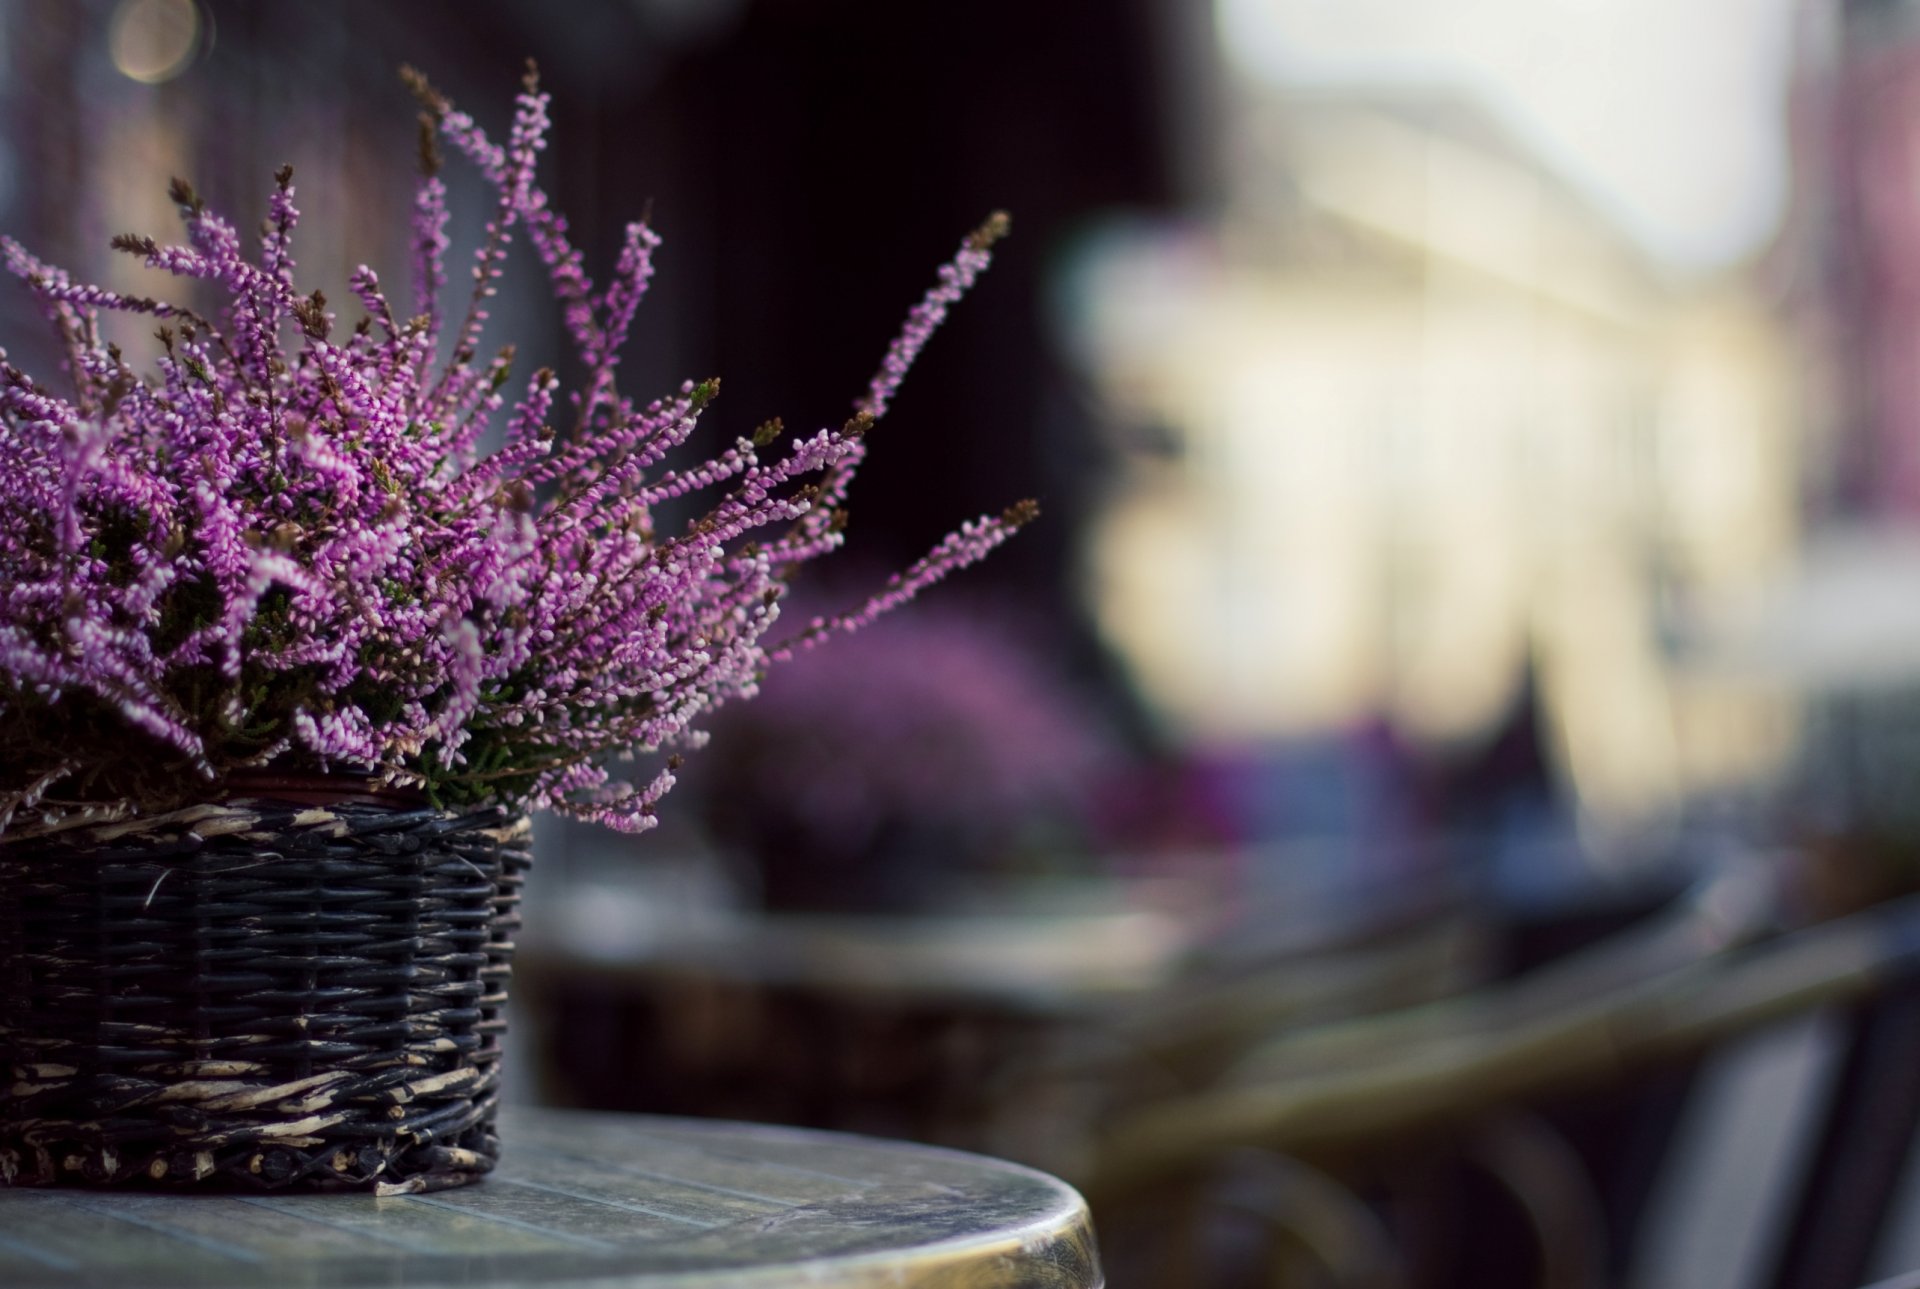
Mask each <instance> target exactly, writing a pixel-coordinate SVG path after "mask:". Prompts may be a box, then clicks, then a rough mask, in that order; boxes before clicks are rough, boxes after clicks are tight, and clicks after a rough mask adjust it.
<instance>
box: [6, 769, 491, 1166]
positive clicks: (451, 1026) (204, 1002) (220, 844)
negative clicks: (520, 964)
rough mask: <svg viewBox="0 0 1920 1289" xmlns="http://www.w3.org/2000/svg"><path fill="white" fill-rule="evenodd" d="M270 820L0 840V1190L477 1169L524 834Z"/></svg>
mask: <svg viewBox="0 0 1920 1289" xmlns="http://www.w3.org/2000/svg"><path fill="white" fill-rule="evenodd" d="M274 797H275V798H276V799H264V798H261V797H255V798H241V799H236V800H232V801H228V802H225V803H222V804H218V805H205V806H199V807H195V808H192V809H189V810H183V811H179V812H177V813H174V814H171V815H164V816H157V817H153V818H149V819H142V820H138V821H136V822H132V823H119V824H113V825H107V826H99V827H91V828H78V829H71V828H70V829H65V830H62V831H59V832H55V833H51V834H47V835H43V836H39V837H20V836H16V837H14V838H11V839H5V840H0V1180H4V1181H5V1182H7V1183H9V1184H13V1185H45V1184H51V1183H82V1184H96V1185H112V1184H118V1185H128V1184H134V1185H163V1186H165V1185H200V1186H207V1185H214V1186H218V1185H223V1184H224V1185H238V1186H247V1187H264V1188H282V1187H293V1188H306V1189H315V1188H319V1189H332V1190H370V1191H375V1192H378V1193H382V1194H390V1193H397V1192H405V1191H423V1190H435V1189H440V1188H443V1187H449V1186H458V1185H461V1184H463V1183H465V1182H468V1181H472V1180H474V1179H475V1178H476V1177H478V1176H480V1175H482V1174H484V1173H486V1172H487V1171H488V1170H490V1169H491V1168H492V1167H493V1162H494V1159H495V1156H496V1154H497V1153H498V1149H499V1141H498V1138H497V1137H496V1136H495V1135H494V1130H493V1119H494V1111H495V1107H496V1105H497V1102H498V1097H499V1093H498V1085H499V1061H500V1050H501V1038H502V1034H503V1031H504V1022H503V1020H502V1017H501V1010H502V1007H503V1006H504V1004H505V1002H506V991H507V976H508V970H509V960H510V958H511V955H512V952H513V936H514V932H515V930H516V928H517V927H518V925H519V916H518V905H519V890H520V883H521V880H522V878H523V876H524V874H525V871H526V868H527V864H528V861H529V853H528V846H527V842H528V835H529V828H528V825H527V822H526V820H525V819H524V818H521V817H516V816H513V815H510V814H508V813H507V812H505V811H502V810H498V809H490V810H484V811H479V812H475V813H471V814H465V815H451V814H448V813H446V812H443V811H439V810H432V809H426V808H421V807H417V806H410V805H405V804H396V803H394V802H393V801H383V800H379V799H374V798H368V797H364V796H354V795H352V794H351V793H341V792H333V793H328V794H321V795H319V796H316V795H315V794H312V793H300V792H284V793H282V792H275V793H274ZM323 800H324V801H329V802H330V804H325V805H321V804H315V802H316V801H323Z"/></svg>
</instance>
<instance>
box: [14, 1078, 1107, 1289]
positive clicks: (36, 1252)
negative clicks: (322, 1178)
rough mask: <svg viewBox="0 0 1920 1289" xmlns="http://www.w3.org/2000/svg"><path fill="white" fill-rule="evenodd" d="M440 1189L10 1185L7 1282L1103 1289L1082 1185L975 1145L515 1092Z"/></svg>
mask: <svg viewBox="0 0 1920 1289" xmlns="http://www.w3.org/2000/svg"><path fill="white" fill-rule="evenodd" d="M502 1136H503V1137H504V1139H505V1142H506V1148H505V1151H504V1153H503V1157H502V1162H501V1167H500V1169H499V1171H497V1172H495V1173H494V1174H493V1175H491V1176H490V1177H488V1178H487V1179H486V1180H485V1181H483V1182H480V1183H478V1184H476V1185H472V1186H467V1187H462V1188H460V1189H457V1190H451V1191H441V1192H437V1193H435V1194H431V1195H408V1196H398V1197H393V1198H381V1199H376V1198H373V1197H371V1196H363V1195H283V1194H231V1193H230V1194H224V1195H176V1194H162V1193H155V1192H104V1191H87V1190H76V1189H48V1190H34V1189H24V1188H23V1189H18V1190H7V1189H3V1188H0V1284H5V1285H8V1286H10V1289H79V1287H81V1286H113V1287H114V1289H122V1287H124V1286H139V1287H140V1289H185V1287H186V1286H193V1287H194V1289H222V1287H228V1286H231V1287H234V1289H239V1287H241V1286H246V1287H249V1289H251V1287H255V1286H260V1285H283V1286H288V1287H289V1289H292V1287H294V1286H302V1287H308V1289H335V1287H338V1289H347V1287H348V1286H354V1287H356V1289H357V1287H358V1286H366V1285H394V1286H401V1285H405V1286H418V1287H420V1289H426V1287H428V1286H450V1285H463V1286H476V1287H477V1286H494V1287H496V1289H532V1286H566V1285H586V1284H591V1285H593V1286H596V1287H597V1289H719V1286H723V1285H724V1286H734V1285H739V1286H751V1285H766V1286H773V1285H791V1284H794V1283H796V1282H802V1281H804V1282H805V1283H806V1284H808V1285H814V1286H819V1287H821V1289H865V1287H866V1286H876V1287H877V1286H881V1285H885V1286H889V1287H890V1289H895V1287H897V1289H912V1287H913V1286H917V1285H926V1286H932V1285H939V1286H942V1287H943V1289H999V1287H1004V1289H1016V1287H1017V1289H1097V1286H1099V1285H1101V1284H1102V1283H1103V1281H1102V1278H1101V1274H1100V1268H1099V1260H1098V1256H1097V1254H1096V1252H1095V1248H1094V1240H1093V1230H1092V1226H1091V1224H1090V1222H1089V1220H1088V1217H1087V1210H1086V1206H1085V1204H1083V1203H1082V1202H1081V1199H1080V1197H1079V1196H1078V1195H1077V1194H1075V1193H1074V1191H1073V1190H1072V1189H1071V1188H1070V1187H1068V1186H1067V1185H1065V1184H1064V1183H1062V1182H1059V1181H1056V1180H1055V1179H1053V1178H1051V1177H1048V1176H1047V1175H1045V1174H1044V1173H1037V1172H1034V1171H1033V1170H1031V1169H1027V1168H1022V1167H1019V1166H1017V1165H1013V1164H1007V1163H1002V1162H1000V1161H998V1160H993V1159H986V1158H983V1157H980V1156H976V1155H962V1154H958V1153H955V1152H953V1151H945V1150H937V1149H932V1148H929V1147H924V1146H912V1145H906V1144H903V1143H897V1142H885V1141H873V1140H866V1139H862V1138H857V1137H847V1136H842V1135H838V1134H824V1133H814V1132H805V1131H800V1130H796V1129H785V1128H768V1127H763V1126H760V1125H754V1124H740V1123H725V1122H714V1121H700V1122H691V1121H685V1120H674V1119H658V1118H649V1117H644V1116H630V1115H583V1114H572V1113H564V1112H555V1111H536V1110H519V1111H509V1112H507V1114H506V1115H505V1116H504V1121H503V1125H502Z"/></svg>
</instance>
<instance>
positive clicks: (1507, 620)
mask: <svg viewBox="0 0 1920 1289" xmlns="http://www.w3.org/2000/svg"><path fill="white" fill-rule="evenodd" d="M1223 115H1224V118H1225V120H1226V121H1227V122H1228V123H1229V133H1228V138H1229V142H1228V145H1227V148H1228V151H1227V159H1226V164H1225V166H1224V173H1225V174H1226V175H1227V176H1228V179H1227V185H1228V192H1227V194H1226V196H1227V200H1226V203H1225V209H1224V212H1223V214H1222V216H1221V217H1220V218H1219V219H1218V220H1217V221H1216V222H1213V223H1211V224H1209V225H1207V226H1206V227H1204V228H1201V229H1197V230H1196V229H1188V230H1168V229H1164V228H1159V229H1147V230H1137V229H1136V230H1131V231H1127V230H1122V231H1119V232H1116V233H1114V234H1112V235H1111V236H1109V237H1108V238H1106V239H1105V240H1104V241H1102V242H1100V243H1099V244H1098V245H1096V246H1095V247H1094V248H1093V249H1091V250H1090V251H1089V252H1088V254H1087V255H1086V256H1085V257H1084V258H1083V260H1082V261H1081V265H1080V272H1079V273H1078V275H1077V276H1076V277H1075V279H1074V282H1073V285H1072V287H1071V288H1070V290H1069V297H1068V299H1069V307H1068V314H1069V317H1070V318H1071V319H1072V324H1071V326H1072V330H1073V332H1074V334H1075V335H1076V336H1077V339H1078V342H1079V344H1080V347H1081V353H1082V356H1083V359H1084V361H1085V363H1086V365H1087V368H1088V370H1089V372H1090V374H1091V375H1092V376H1093V378H1094V382H1095V384H1096V386H1097V388H1098V389H1099V390H1100V391H1102V393H1103V395H1104V397H1105V399H1106V400H1107V402H1108V404H1109V408H1110V413H1111V423H1112V424H1113V426H1114V427H1115V433H1116V434H1117V435H1119V436H1120V441H1121V443H1122V446H1123V447H1124V448H1125V449H1126V453H1125V455H1126V460H1127V465H1126V468H1125V470H1124V472H1123V479H1122V482H1121V484H1120V486H1119V487H1118V488H1117V489H1116V492H1115V494H1114V496H1113V498H1112V502H1111V505H1110V506H1109V508H1108V509H1107V511H1106V513H1105V516H1104V518H1103V520H1102V521H1101V523H1100V524H1099V525H1098V527H1097V530H1096V531H1095V532H1094V533H1093V534H1092V535H1091V537H1090V540H1089V543H1088V546H1087V548H1086V560H1087V574H1088V577H1087V585H1088V586H1089V587H1090V594H1091V596H1092V598H1093V601H1094V605H1095V610H1096V613H1097V615H1098V618H1099V620H1100V622H1101V623H1102V624H1103V625H1104V629H1105V630H1106V632H1107V633H1108V635H1109V636H1110V638H1111V639H1112V641H1113V642H1114V643H1115V645H1116V646H1117V647H1118V648H1119V649H1120V651H1121V652H1122V653H1123V654H1124V655H1125V656H1126V657H1127V658H1129V659H1130V660H1131V662H1132V664H1133V666H1134V667H1135V669H1136V673H1137V675H1138V677H1139V679H1140V681H1141V683H1142V686H1143V688H1144V689H1145V690H1146V692H1147V693H1148V695H1149V697H1150V699H1151V700H1152V701H1154V702H1156V703H1157V704H1158V705H1159V706H1160V708H1161V709H1162V711H1163V712H1164V713H1165V715H1166V716H1167V717H1168V718H1169V719H1170V720H1171V721H1172V722H1173V723H1174V724H1175V725H1176V726H1177V727H1178V728H1180V729H1182V730H1183V731H1184V732H1186V733H1187V734H1188V735H1189V736H1191V737H1194V738H1197V739H1201V740H1240V739H1248V738H1254V739H1258V738H1268V737H1275V736H1282V737H1284V736H1297V735H1311V734H1313V733H1315V732H1320V731H1327V730H1331V729H1333V728H1336V727H1339V726H1341V725H1344V724H1349V723H1351V722H1352V721H1354V720H1355V719H1357V718H1360V717H1362V716H1364V715H1367V714H1370V713H1376V712H1378V713H1384V714H1386V715H1388V716H1390V717H1391V718H1392V719H1393V720H1394V721H1395V722H1396V724H1398V725H1399V726H1400V727H1401V728H1402V729H1403V730H1405V731H1406V732H1408V733H1410V734H1412V735H1414V736H1415V737H1417V738H1422V739H1425V740H1428V741H1437V740H1465V739H1471V738H1473V737H1475V736H1476V735H1477V734H1478V733H1480V732H1481V731H1484V730H1485V729H1487V727H1488V726H1489V725H1490V724H1491V723H1492V722H1493V721H1494V720H1495V719H1496V718H1497V717H1498V716H1499V715H1500V714H1501V712H1502V711H1503V710H1504V709H1505V708H1506V706H1507V705H1508V703H1509V702H1510V701H1511V699H1512V697H1513V694H1514V692H1515V688H1516V686H1517V684H1518V683H1519V680H1520V677H1521V675H1522V671H1523V667H1524V666H1525V664H1526V663H1527V662H1528V660H1529V659H1531V660H1532V662H1533V664H1534V665H1535V667H1536V668H1537V674H1538V677H1539V680H1540V685H1541V693H1542V695H1543V698H1544V702H1545V708H1546V712H1547V716H1548V718H1549V721H1550V724H1551V726H1552V728H1553V730H1554V731H1555V732H1556V733H1557V735H1558V736H1559V737H1558V740H1557V741H1558V746H1559V751H1560V753H1561V755H1562V757H1563V758H1564V760H1563V765H1562V768H1563V769H1564V770H1565V771H1566V772H1567V774H1568V775H1569V777H1570V781H1571V783H1572V784H1573V786H1574V787H1575V788H1576V789H1577V791H1578V794H1579V798H1580V801H1581V802H1582V804H1583V806H1585V807H1586V808H1587V809H1588V811H1589V812H1590V814H1591V815H1592V816H1593V817H1595V818H1597V819H1600V820H1603V821H1605V820H1615V819H1618V820H1623V821H1624V820H1632V819H1639V818H1645V817H1647V816H1649V815H1657V814H1658V813H1659V812H1661V811H1662V810H1663V809H1664V808H1665V807H1668V806H1671V805H1673V804H1674V803H1676V802H1677V801H1678V799H1679V798H1680V797H1681V796H1682V795H1684V794H1685V793H1687V792H1689V791H1693V790H1696V789H1701V788H1708V787H1713V786H1716V785H1721V784H1726V783H1729V782H1735V781H1739V780H1740V779H1742V778H1743V777H1746V776H1749V775H1752V774H1754V773H1756V772H1759V771H1761V770H1764V769H1766V768H1768V767H1770V766H1772V765H1773V764H1774V763H1775V762H1776V761H1777V760H1778V758H1779V757H1780V756H1781V755H1782V754H1783V753H1784V751H1785V750H1786V747H1787V740H1788V736H1789V733H1790V729H1789V724H1790V723H1789V721H1788V719H1787V713H1786V711H1785V709H1784V707H1783V706H1782V704H1781V703H1780V702H1778V701H1774V700H1769V699H1767V698H1765V697H1764V696H1763V695H1760V694H1758V693H1756V692H1754V691H1752V690H1740V689H1734V688H1731V687H1729V686H1727V685H1726V684H1725V683H1722V682H1713V681H1708V680H1705V679H1695V678H1690V677H1687V676H1682V675H1680V674H1679V673H1678V672H1677V671H1676V670H1675V668H1674V667H1673V666H1671V665H1670V664H1669V662H1668V661H1667V653H1668V651H1667V650H1665V649H1663V646H1662V634H1663V629H1662V623H1663V614H1664V613H1665V611H1666V610H1667V609H1668V608H1670V607H1671V606H1672V605H1673V604H1675V603H1676V602H1679V601H1681V600H1685V599H1689V598H1693V597H1698V596H1709V597H1713V596H1718V595H1720V594H1723V593H1728V592H1731V591H1735V590H1737V589H1739V588H1740V587H1742V586H1745V585H1749V584H1755V585H1757V584H1759V583H1760V582H1762V581H1764V580H1766V579H1767V578H1768V577H1769V576H1770V575H1771V574H1773V573H1774V572H1775V571H1777V570H1778V569H1779V567H1780V566H1781V565H1782V563H1783V562H1784V561H1786V560H1787V559H1788V558H1789V557H1790V555H1791V553H1792V550H1793V548H1794V546H1795V543H1796V540H1797V536H1796V534H1797V519H1796V513H1797V492H1796V488H1797V485H1796V479H1797V477H1798V469H1799V460H1800V446H1799V444H1798V442H1797V436H1796V432H1795V425H1796V423H1797V419H1798V411H1797V398H1798V394H1797V391H1796V387H1795V367H1794V361H1793V358H1792V354H1791V351H1790V349H1789V348H1788V344H1787V341H1786V339H1785V337H1784V336H1783V334H1782V332H1781V330H1780V328H1779V327H1778V325H1777V324H1776V322H1775V320H1774V317H1773V313H1772V311H1771V309H1770V308H1769V306H1768V304H1767V302H1766V301H1765V300H1763V299H1762V298H1760V297H1759V296H1758V295H1757V294H1756V292H1755V290H1754V288H1753V287H1752V286H1751V285H1750V284H1749V283H1748V282H1747V281H1745V280H1744V279H1740V278H1735V277H1728V278H1726V279H1724V280H1720V281H1707V282H1700V281H1697V280H1696V281H1695V282H1694V283H1693V284H1691V285H1687V286H1684V287H1683V286H1677V285H1674V284H1672V283H1670V282H1669V281H1667V280H1665V279H1663V278H1662V276H1661V275H1660V274H1659V273H1658V272H1657V271H1656V270H1655V269H1654V268H1653V267H1652V266H1650V265H1649V263H1648V262H1647V261H1646V260H1645V258H1644V257H1643V255H1642V253H1641V252H1640V251H1639V250H1638V249H1637V248H1636V246H1635V244H1634V243H1633V242H1631V241H1630V240H1629V239H1628V238H1627V237H1626V236H1625V235H1624V234H1623V233H1622V232H1620V231H1619V230H1618V229H1617V228H1616V227H1615V226H1613V225H1612V224H1610V223H1609V222H1608V221H1607V220H1606V219H1604V218H1603V217H1602V216H1601V215H1600V214H1599V213H1597V212H1596V210H1595V209H1594V208H1593V206H1592V205H1591V203H1590V202H1588V201H1587V200H1586V199H1585V198H1583V197H1582V196H1580V195H1579V194H1577V193H1576V192H1575V190H1573V189H1572V188H1571V187H1569V186H1568V185H1566V184H1564V183H1562V182H1560V181H1558V180H1557V179H1556V177H1555V176H1554V174H1552V173H1550V172H1549V170H1548V169H1547V168H1546V167H1545V166H1544V165H1543V164H1542V163H1541V162H1540V161H1539V160H1538V159H1537V158H1536V157H1535V156H1533V155H1532V154H1531V153H1530V152H1529V151H1528V150H1527V149H1525V148H1523V147H1522V146H1520V145H1518V144H1517V143H1516V142H1515V141H1514V140H1513V139H1511V138H1510V137H1508V136H1507V135H1506V134H1505V133H1503V131H1502V130H1500V129H1499V128H1497V126H1496V124H1495V123H1494V121H1493V119H1492V118H1491V117H1490V116H1489V115H1487V114H1486V113H1483V112H1482V111H1480V110H1478V108H1477V107H1476V105H1475V104H1474V103H1473V102H1472V101H1470V100H1468V99H1466V98H1463V97H1460V96H1458V95H1452V94H1429V95H1421V94H1409V93H1405V92H1399V91H1395V92H1392V93H1378V94H1362V93H1354V92H1322V93H1316V94H1299V93H1291V94H1289V93H1282V92H1277V91H1275V90H1273V89H1271V88H1262V89H1261V90H1259V91H1258V92H1247V93H1246V94H1245V96H1244V97H1243V98H1241V99H1239V100H1237V101H1234V102H1232V103H1230V104H1228V110H1227V111H1225V112H1224V114H1223Z"/></svg>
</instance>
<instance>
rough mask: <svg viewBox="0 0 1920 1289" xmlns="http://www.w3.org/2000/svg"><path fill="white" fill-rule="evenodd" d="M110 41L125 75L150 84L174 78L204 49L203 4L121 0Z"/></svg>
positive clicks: (179, 0) (187, 0)
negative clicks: (202, 30)
mask: <svg viewBox="0 0 1920 1289" xmlns="http://www.w3.org/2000/svg"><path fill="white" fill-rule="evenodd" d="M107 42H108V48H109V50H110V51H111V52H112V55H113V65H114V66H115V67H116V68H118V69H119V70H120V72H121V73H122V74H123V75H126V76H130V77H132V78H133V79H134V80H136V81H140V82H142V83H143V84H147V85H158V84H159V83H160V82H162V81H170V80H172V79H173V78H174V77H176V76H178V75H179V74H180V73H182V72H184V71H186V70H187V68H189V67H191V66H192V65H193V61H194V58H195V56H196V55H198V54H199V52H200V45H201V41H200V6H199V5H198V4H196V3H194V0H121V3H120V6H119V8H117V9H115V10H114V12H113V23H112V26H111V27H110V28H109V29H108V36H107Z"/></svg>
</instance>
